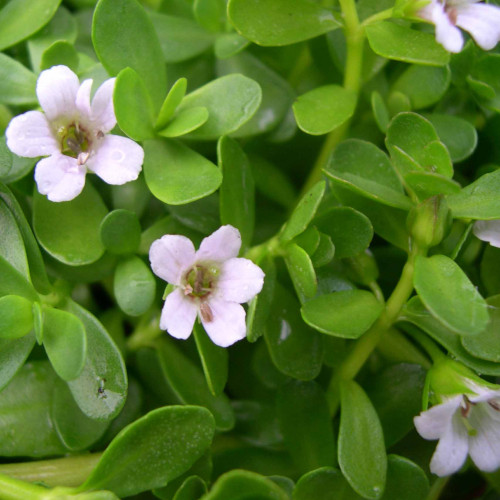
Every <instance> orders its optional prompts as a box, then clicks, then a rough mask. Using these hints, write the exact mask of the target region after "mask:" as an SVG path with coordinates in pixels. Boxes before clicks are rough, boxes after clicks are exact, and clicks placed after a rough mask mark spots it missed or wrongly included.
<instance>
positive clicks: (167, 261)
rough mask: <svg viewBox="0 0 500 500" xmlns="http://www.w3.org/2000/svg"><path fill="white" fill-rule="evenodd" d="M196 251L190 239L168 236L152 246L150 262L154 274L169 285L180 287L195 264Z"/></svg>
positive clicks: (174, 235)
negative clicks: (184, 277) (182, 280)
mask: <svg viewBox="0 0 500 500" xmlns="http://www.w3.org/2000/svg"><path fill="white" fill-rule="evenodd" d="M194 259H195V251H194V246H193V243H192V242H191V240H190V239H189V238H186V237H185V236H180V235H177V234H166V235H165V236H163V237H162V238H160V239H159V240H156V241H155V242H153V244H152V245H151V248H150V250H149V260H150V262H151V268H152V269H153V272H154V273H155V274H156V275H157V276H159V277H160V278H161V279H163V280H165V281H166V282H167V283H171V284H173V285H180V284H181V278H182V275H183V274H184V273H185V272H186V271H188V270H189V268H190V267H191V266H192V265H193V264H194Z"/></svg>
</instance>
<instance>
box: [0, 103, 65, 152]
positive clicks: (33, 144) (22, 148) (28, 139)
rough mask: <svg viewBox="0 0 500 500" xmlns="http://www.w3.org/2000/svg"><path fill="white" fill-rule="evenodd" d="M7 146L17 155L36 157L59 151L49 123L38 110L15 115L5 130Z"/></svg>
mask: <svg viewBox="0 0 500 500" xmlns="http://www.w3.org/2000/svg"><path fill="white" fill-rule="evenodd" d="M5 136H6V138H7V147H8V148H9V149H10V150H11V151H12V152H13V153H15V154H16V155H18V156H25V157H27V158H36V157H37V156H47V155H51V154H53V153H55V152H58V151H59V144H58V143H57V141H56V140H55V138H54V136H53V135H52V130H51V128H50V124H49V122H48V121H47V119H46V118H45V115H44V114H43V113H40V111H28V112H27V113H23V114H22V115H19V116H16V117H15V118H14V119H13V120H11V122H10V123H9V126H8V127H7V130H6V132H5Z"/></svg>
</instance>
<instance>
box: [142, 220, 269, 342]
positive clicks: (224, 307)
mask: <svg viewBox="0 0 500 500" xmlns="http://www.w3.org/2000/svg"><path fill="white" fill-rule="evenodd" d="M240 247H241V236H240V233H239V231H238V230H237V229H236V228H234V227H233V226H229V225H227V226H222V227H221V228H219V229H218V230H217V231H215V232H214V233H212V234H211V235H210V236H207V237H206V238H205V239H204V240H203V241H202V242H201V245H200V248H199V249H198V250H197V251H195V249H194V246H193V243H192V242H191V240H190V239H188V238H186V237H185V236H179V235H172V234H167V235H165V236H163V237H162V238H160V239H159V240H156V241H155V242H154V243H153V244H152V245H151V249H150V251H149V259H150V261H151V267H152V269H153V271H154V273H155V274H156V275H158V276H159V277H160V278H162V279H164V280H165V281H167V282H168V283H171V284H172V285H174V287H175V288H174V290H173V292H171V293H170V294H169V295H168V296H167V299H166V300H165V305H164V306H163V310H162V313H161V318H160V328H161V329H162V330H167V332H168V333H169V334H170V335H172V337H175V338H178V339H187V338H188V337H189V336H190V335H191V332H192V330H193V326H194V322H195V320H196V317H197V316H198V317H199V319H200V321H201V323H202V324H203V327H204V328H205V331H206V332H207V334H208V336H209V337H210V338H211V339H212V341H213V342H214V344H217V345H219V346H221V347H227V346H230V345H231V344H234V342H237V341H238V340H241V339H242V338H244V337H245V335H246V324H245V309H243V307H242V306H241V305H240V304H242V303H244V302H248V301H249V300H251V299H252V298H253V297H255V295H257V294H258V293H259V292H260V291H261V289H262V285H263V283H264V273H263V271H262V269H260V267H258V266H257V265H256V264H254V263H253V262H252V261H251V260H248V259H243V258H237V255H238V252H239V250H240Z"/></svg>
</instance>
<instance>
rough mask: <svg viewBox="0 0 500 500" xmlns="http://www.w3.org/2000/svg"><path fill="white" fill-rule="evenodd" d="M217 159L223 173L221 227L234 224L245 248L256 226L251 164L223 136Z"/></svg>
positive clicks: (238, 146) (220, 196)
mask: <svg viewBox="0 0 500 500" xmlns="http://www.w3.org/2000/svg"><path fill="white" fill-rule="evenodd" d="M217 156H218V160H219V166H220V169H221V171H222V176H223V177H222V184H221V187H220V191H219V202H220V221H221V224H231V225H232V226H234V227H236V228H237V229H238V230H239V231H240V234H241V240H242V247H243V249H246V248H248V246H250V243H251V241H252V236H253V229H254V224H255V184H254V180H253V175H252V171H251V169H250V162H249V160H248V157H247V155H246V154H245V152H244V151H243V149H242V148H241V147H240V145H239V144H238V143H237V142H236V141H235V140H234V139H231V138H229V137H221V139H220V140H219V143H218V144H217Z"/></svg>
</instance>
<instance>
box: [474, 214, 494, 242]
mask: <svg viewBox="0 0 500 500" xmlns="http://www.w3.org/2000/svg"><path fill="white" fill-rule="evenodd" d="M472 230H473V232H474V234H475V235H476V237H477V238H479V239H480V240H483V241H487V242H488V243H489V244H490V245H491V246H494V247H497V248H500V219H494V220H478V221H476V222H475V223H474V226H473V228H472Z"/></svg>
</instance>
